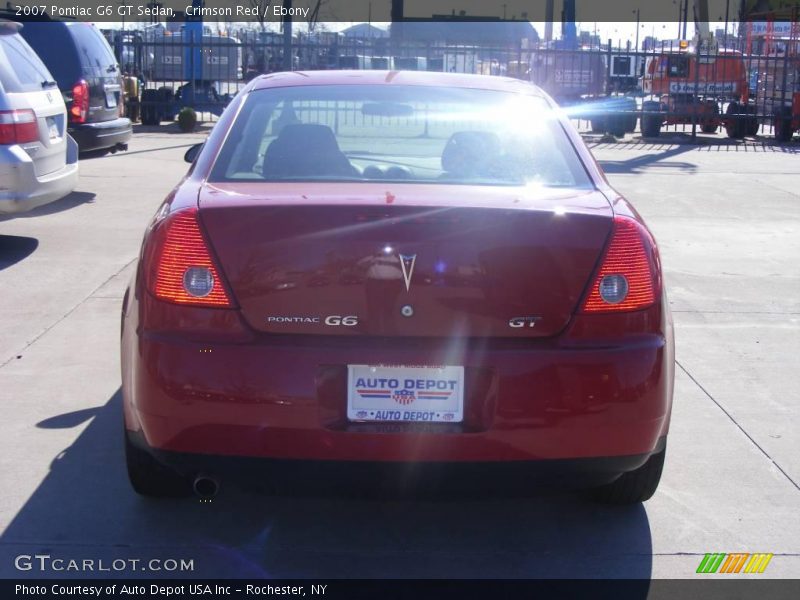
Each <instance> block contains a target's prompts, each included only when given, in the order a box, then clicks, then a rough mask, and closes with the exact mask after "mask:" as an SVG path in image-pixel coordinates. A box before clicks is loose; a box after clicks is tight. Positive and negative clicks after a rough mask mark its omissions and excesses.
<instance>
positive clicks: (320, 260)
mask: <svg viewBox="0 0 800 600" xmlns="http://www.w3.org/2000/svg"><path fill="white" fill-rule="evenodd" d="M122 375H123V386H122V388H123V397H124V413H125V434H126V449H127V466H128V472H129V475H130V479H131V483H132V484H133V487H134V489H135V490H136V491H137V492H139V493H141V494H146V495H155V496H158V495H171V494H179V493H183V492H188V491H189V490H191V487H192V484H193V485H194V489H195V491H196V492H197V493H199V494H201V495H207V494H213V493H215V492H216V490H217V486H218V485H219V484H220V483H221V482H223V481H224V480H225V479H226V478H227V477H228V476H232V475H233V473H234V472H236V473H237V475H239V476H240V475H241V474H242V471H244V473H246V476H247V477H249V478H251V479H252V480H269V481H272V480H275V481H277V480H280V479H281V477H288V479H289V481H290V482H291V477H290V476H291V475H295V474H297V473H312V474H313V475H314V476H315V477H317V476H321V475H323V474H327V473H330V474H332V473H337V474H338V473H342V474H343V475H341V476H342V477H345V478H347V477H349V478H350V480H352V481H357V480H358V479H359V478H360V480H361V481H364V480H365V479H366V480H367V481H375V482H377V481H378V478H377V477H378V475H381V477H383V478H384V479H386V480H388V481H389V482H391V481H392V479H393V478H394V479H393V481H394V483H397V484H400V487H403V486H406V485H412V484H414V485H416V484H417V483H418V482H421V481H426V477H428V476H429V475H430V474H433V475H430V476H431V477H432V480H433V481H440V480H441V481H445V480H447V479H448V477H450V478H451V479H456V480H459V481H461V482H462V483H463V482H468V481H469V482H475V483H476V484H477V485H479V486H480V485H482V484H483V483H484V482H488V481H490V479H491V477H492V476H493V475H495V474H506V473H513V477H512V479H513V480H515V481H518V482H520V481H536V482H541V481H543V478H544V479H552V480H554V481H553V482H554V483H555V481H559V482H566V483H567V484H568V485H571V486H576V487H585V488H589V489H591V490H592V495H593V496H594V497H595V498H597V499H600V500H603V501H606V502H615V503H634V502H641V501H643V500H647V499H648V498H649V497H650V496H651V495H652V494H653V493H654V492H655V490H656V487H657V485H658V481H659V478H660V476H661V470H662V467H663V464H664V455H665V449H666V437H667V431H668V428H669V419H670V411H671V405H672V388H673V376H674V370H673V340H672V323H671V317H670V314H669V309H668V306H667V301H666V296H665V293H664V289H663V282H662V272H661V265H660V261H659V255H658V251H657V248H656V245H655V242H654V240H653V237H652V235H651V234H650V232H649V231H648V229H647V228H646V226H645V225H644V223H643V222H642V220H641V218H640V217H639V216H638V215H637V213H636V211H635V210H634V209H633V208H632V207H631V205H630V204H628V202H626V201H625V200H624V199H623V198H621V197H620V196H619V194H617V193H616V192H615V191H614V190H613V189H612V188H611V187H609V184H608V182H607V181H606V180H605V177H604V176H603V174H602V172H601V170H600V168H599V167H598V165H597V163H596V162H595V161H594V159H593V158H592V156H591V155H590V153H589V152H588V150H587V149H586V147H585V146H584V144H583V142H582V140H581V138H580V137H579V136H578V135H577V133H576V132H575V131H574V129H573V128H572V126H571V125H570V124H569V122H568V121H567V120H566V118H565V117H564V116H562V115H561V114H560V113H559V111H558V110H557V107H556V106H555V105H554V104H553V102H552V100H550V99H549V98H548V97H547V96H546V95H545V94H544V93H543V92H541V91H540V90H539V89H537V88H536V87H534V86H532V85H530V84H527V83H524V82H521V81H516V80H512V79H505V78H495V77H484V76H471V75H456V74H434V73H406V72H377V71H375V72H370V71H362V72H352V71H350V72H335V71H324V72H308V73H299V72H298V73H281V74H274V75H268V76H264V77H260V78H258V79H256V80H254V81H253V82H251V83H250V84H249V85H248V86H247V87H246V88H245V89H244V90H243V91H242V92H241V93H239V94H238V95H237V96H236V98H235V99H234V100H233V102H232V103H231V104H230V106H229V107H228V108H227V110H226V111H225V113H224V114H223V116H222V118H221V119H220V121H219V122H218V123H217V125H216V126H215V127H214V129H213V132H212V133H211V135H210V136H209V138H208V139H207V141H206V142H205V144H204V146H203V147H202V149H201V150H200V151H199V154H197V156H196V158H194V161H193V164H192V167H191V169H190V170H189V173H188V174H187V176H186V178H185V179H184V180H183V181H181V182H180V183H179V185H178V186H177V187H176V188H175V189H174V190H173V191H172V193H170V194H169V196H168V198H167V199H166V201H165V202H164V203H163V205H162V206H161V207H160V209H159V210H158V212H157V214H156V215H155V217H154V218H153V220H152V222H151V223H150V225H149V228H148V229H147V232H146V234H145V238H144V243H143V245H142V250H141V256H140V260H139V263H138V269H137V271H136V274H135V277H134V281H133V282H132V284H131V286H130V288H129V289H128V291H127V293H126V294H125V299H124V305H123V329H122ZM240 467H245V468H244V469H241V468H240ZM261 467H264V468H263V469H262V468H261ZM475 474H477V475H475ZM337 477H338V475H337ZM290 485H291V483H290ZM376 485H377V483H376ZM486 485H489V484H488V483H486ZM537 485H538V483H537Z"/></svg>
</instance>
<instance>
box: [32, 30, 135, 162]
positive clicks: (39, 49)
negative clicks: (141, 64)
mask: <svg viewBox="0 0 800 600" xmlns="http://www.w3.org/2000/svg"><path fill="white" fill-rule="evenodd" d="M20 33H21V34H22V37H23V38H25V41H27V42H28V44H30V45H31V47H32V48H33V49H34V50H35V51H36V53H37V54H38V55H39V57H40V58H41V59H42V61H43V62H44V64H45V65H47V68H48V69H49V70H50V72H51V73H52V74H53V77H55V79H56V82H57V83H58V87H59V89H60V90H61V93H62V94H63V96H64V102H65V103H66V105H67V113H68V114H69V127H68V131H69V133H70V135H72V137H73V138H75V141H76V142H78V147H79V148H80V151H81V152H93V151H111V152H116V151H118V150H127V149H128V140H130V138H131V135H132V132H133V129H132V128H131V121H130V119H128V118H127V117H122V116H121V115H122V114H123V110H124V108H123V107H124V98H123V97H122V74H121V73H120V69H119V65H118V64H117V60H116V58H114V54H113V53H112V52H111V48H110V47H109V45H108V42H106V40H105V38H104V37H103V35H102V34H101V33H100V32H99V31H98V30H97V28H96V27H95V26H94V25H91V24H88V23H78V22H62V21H36V22H26V23H25V24H24V27H23V28H22V31H21V32H20Z"/></svg>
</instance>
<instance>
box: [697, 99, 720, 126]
mask: <svg viewBox="0 0 800 600" xmlns="http://www.w3.org/2000/svg"><path fill="white" fill-rule="evenodd" d="M706 106H708V108H709V110H710V111H711V116H710V117H706V118H705V119H703V120H702V121H701V122H700V131H702V132H703V133H717V126H718V120H719V105H717V103H716V102H714V101H710V102H707V103H706Z"/></svg>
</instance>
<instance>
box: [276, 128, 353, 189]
mask: <svg viewBox="0 0 800 600" xmlns="http://www.w3.org/2000/svg"><path fill="white" fill-rule="evenodd" d="M261 174H262V175H263V177H264V178H265V179H284V178H293V177H325V176H332V177H352V176H358V174H359V172H358V170H357V169H356V168H355V167H354V166H353V165H352V164H351V163H350V161H349V160H347V157H346V156H345V155H344V153H343V152H342V151H341V150H340V149H339V144H338V143H337V142H336V136H335V135H334V134H333V131H332V130H331V128H330V127H328V126H326V125H318V124H311V123H294V124H290V125H286V126H285V127H283V128H282V129H281V131H280V133H279V134H278V137H276V138H275V139H274V140H272V142H270V145H269V146H268V147H267V151H266V152H265V153H264V163H263V165H262V167H261Z"/></svg>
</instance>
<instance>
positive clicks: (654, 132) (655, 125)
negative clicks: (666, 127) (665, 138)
mask: <svg viewBox="0 0 800 600" xmlns="http://www.w3.org/2000/svg"><path fill="white" fill-rule="evenodd" d="M641 125H642V137H658V135H659V134H660V133H661V117H660V116H658V115H645V116H643V117H642V120H641Z"/></svg>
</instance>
